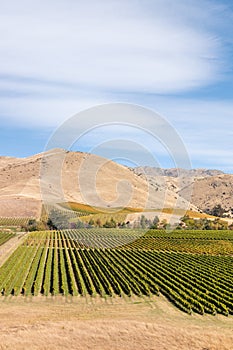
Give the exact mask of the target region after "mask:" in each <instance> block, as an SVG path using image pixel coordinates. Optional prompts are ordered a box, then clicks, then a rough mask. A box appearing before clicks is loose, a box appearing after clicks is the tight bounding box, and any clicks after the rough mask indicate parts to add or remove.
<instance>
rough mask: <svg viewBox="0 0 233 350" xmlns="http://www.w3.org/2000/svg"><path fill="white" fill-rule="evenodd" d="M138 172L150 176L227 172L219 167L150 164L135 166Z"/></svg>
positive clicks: (204, 174)
mask: <svg viewBox="0 0 233 350" xmlns="http://www.w3.org/2000/svg"><path fill="white" fill-rule="evenodd" d="M133 170H134V172H135V173H136V174H138V175H139V174H146V175H150V176H170V177H178V176H180V177H207V176H217V175H222V174H225V173H224V172H223V171H221V170H217V169H204V168H200V169H179V168H170V169H163V168H156V167H150V166H139V167H136V168H133Z"/></svg>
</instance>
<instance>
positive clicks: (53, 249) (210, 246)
mask: <svg viewBox="0 0 233 350" xmlns="http://www.w3.org/2000/svg"><path fill="white" fill-rule="evenodd" d="M0 238H1V236H0ZM232 253H233V233H232V232H231V231H221V232H219V231H209V232H203V231H174V232H170V233H169V232H166V231H163V230H151V231H148V232H147V233H145V234H144V233H143V231H142V230H129V229H80V230H64V231H43V232H33V233H30V234H29V235H28V236H27V237H26V239H25V240H24V242H23V243H22V244H21V245H20V246H19V247H18V248H17V250H16V251H15V252H14V253H13V254H12V255H11V256H10V258H9V259H8V261H7V262H6V263H5V264H4V265H3V266H2V267H1V268H0V290H1V292H2V295H3V296H9V295H15V296H17V295H20V294H23V295H25V296H29V295H34V296H37V295H39V294H42V295H44V296H48V295H59V294H62V295H65V296H68V295H73V296H78V295H80V296H85V295H91V296H95V295H100V296H102V297H116V296H119V297H123V296H125V295H126V296H128V297H130V296H132V295H137V296H151V295H159V294H162V295H164V296H166V298H167V299H168V300H170V301H171V302H172V303H173V304H174V305H175V306H176V307H178V308H179V309H180V310H182V311H184V312H187V313H189V314H191V313H192V312H195V313H199V314H201V315H203V314H204V313H208V314H213V315H215V314H223V315H226V316H227V315H229V314H233V257H232Z"/></svg>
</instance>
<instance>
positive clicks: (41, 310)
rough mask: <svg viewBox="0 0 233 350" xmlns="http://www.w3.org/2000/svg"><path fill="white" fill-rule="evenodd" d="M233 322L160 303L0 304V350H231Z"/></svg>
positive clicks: (1, 300)
mask: <svg viewBox="0 0 233 350" xmlns="http://www.w3.org/2000/svg"><path fill="white" fill-rule="evenodd" d="M232 328H233V318H232V317H228V318H227V317H224V316H198V315H193V316H188V315H186V314H184V313H181V312H180V311H178V310H177V309H175V308H174V307H173V306H172V305H171V304H170V303H168V302H167V301H166V300H165V298H163V297H155V298H154V299H153V300H151V299H146V298H145V299H144V298H132V299H130V300H129V299H123V298H118V297H117V298H113V299H110V298H108V299H103V298H102V299H101V298H99V297H95V298H91V297H88V298H84V297H77V298H67V299H66V298H65V297H64V298H63V297H56V298H52V297H51V298H46V297H37V298H33V297H32V298H24V297H12V298H3V297H2V298H0V349H1V350H2V349H14V350H18V349H20V350H21V349H22V350H24V349H30V350H34V349H40V350H41V349H46V350H50V349H78V350H88V349H91V350H93V349H95V350H96V349H101V350H131V349H132V350H133V349H140V350H144V349H146V350H155V349H156V350H165V349H166V350H176V349H179V350H226V349H227V350H228V349H229V350H230V349H232V346H233V345H232V344H233V333H232Z"/></svg>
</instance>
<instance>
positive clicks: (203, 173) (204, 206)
mask: <svg viewBox="0 0 233 350" xmlns="http://www.w3.org/2000/svg"><path fill="white" fill-rule="evenodd" d="M134 172H135V173H136V174H138V175H139V176H141V177H147V179H148V181H149V182H150V183H151V184H154V185H155V186H159V187H165V188H167V189H169V190H170V191H173V192H174V193H176V194H177V195H180V196H181V197H183V198H186V199H187V200H190V201H191V203H192V204H193V205H194V206H196V207H198V208H199V209H200V210H203V211H210V210H212V209H213V208H214V207H215V206H216V205H221V207H222V208H223V209H225V211H226V212H228V211H230V209H231V208H233V175H230V174H224V173H223V172H222V171H219V170H212V169H190V170H187V169H159V168H154V167H147V166H146V167H138V168H135V169H134ZM178 175H179V176H178ZM190 193H192V196H191V198H190Z"/></svg>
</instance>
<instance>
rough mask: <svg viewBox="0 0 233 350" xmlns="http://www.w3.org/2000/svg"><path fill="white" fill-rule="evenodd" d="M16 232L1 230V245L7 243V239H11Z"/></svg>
mask: <svg viewBox="0 0 233 350" xmlns="http://www.w3.org/2000/svg"><path fill="white" fill-rule="evenodd" d="M14 236H15V234H14V233H9V232H1V231H0V246H1V245H2V244H4V243H6V242H7V241H9V239H11V238H12V237H14Z"/></svg>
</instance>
